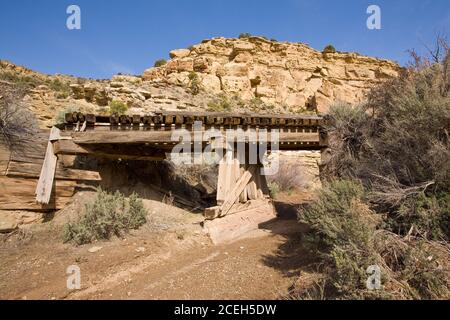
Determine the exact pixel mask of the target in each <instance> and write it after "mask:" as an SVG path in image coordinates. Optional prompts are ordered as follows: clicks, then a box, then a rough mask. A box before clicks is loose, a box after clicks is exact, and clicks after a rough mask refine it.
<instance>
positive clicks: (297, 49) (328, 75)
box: [143, 37, 400, 113]
mask: <svg viewBox="0 0 450 320" xmlns="http://www.w3.org/2000/svg"><path fill="white" fill-rule="evenodd" d="M170 56H171V60H169V61H168V63H167V64H165V65H164V66H161V67H155V68H150V69H148V70H146V71H145V72H144V74H143V80H144V81H149V82H153V83H158V82H165V83H169V84H173V85H188V84H189V82H190V75H191V77H192V74H193V73H196V74H197V77H198V79H199V82H200V85H201V87H202V88H203V89H204V90H205V91H207V92H210V93H216V94H218V93H225V94H227V95H237V96H239V97H240V98H241V99H243V100H251V99H254V98H260V99H261V100H262V101H263V102H265V103H266V104H272V105H274V106H283V107H285V108H284V109H286V110H288V111H289V110H290V111H298V110H301V109H308V110H313V111H318V112H319V113H326V112H327V111H328V109H329V107H330V105H332V104H334V103H339V102H345V103H351V104H355V103H360V102H362V101H363V100H364V98H365V94H366V93H367V91H368V90H369V89H370V88H371V87H373V86H374V85H376V84H377V83H380V82H382V81H384V80H386V79H389V78H391V77H395V76H397V75H398V72H399V70H400V68H399V66H398V65H397V64H395V63H393V62H391V61H387V60H380V59H376V58H370V57H365V56H361V55H359V54H356V53H339V52H337V53H322V52H319V51H317V50H314V49H312V48H310V47H308V46H307V45H304V44H300V43H288V42H276V41H269V40H266V39H265V38H260V37H250V38H246V39H227V38H214V39H212V40H205V41H203V42H202V43H201V44H198V45H195V46H193V47H192V48H190V49H179V50H174V51H171V52H170Z"/></svg>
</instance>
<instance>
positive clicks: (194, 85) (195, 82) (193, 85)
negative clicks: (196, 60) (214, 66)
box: [188, 71, 201, 95]
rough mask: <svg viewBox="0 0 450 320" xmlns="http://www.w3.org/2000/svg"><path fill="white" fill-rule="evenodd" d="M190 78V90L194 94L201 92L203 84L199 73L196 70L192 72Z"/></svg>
mask: <svg viewBox="0 0 450 320" xmlns="http://www.w3.org/2000/svg"><path fill="white" fill-rule="evenodd" d="M188 78H189V90H190V91H191V93H192V94H193V95H197V94H199V93H200V89H201V84H200V79H199V77H198V74H197V73H196V72H194V71H192V72H190V73H189V75H188Z"/></svg>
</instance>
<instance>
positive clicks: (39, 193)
mask: <svg viewBox="0 0 450 320" xmlns="http://www.w3.org/2000/svg"><path fill="white" fill-rule="evenodd" d="M58 132H59V129H58V128H56V127H53V128H52V130H51V132H50V138H52V137H54V136H55V135H59V133H58ZM57 161H58V157H57V156H56V155H55V153H54V151H53V143H52V142H51V141H49V142H48V145H47V151H46V153H45V158H44V163H43V165H42V170H41V174H40V176H39V181H38V184H37V187H36V202H37V203H41V204H48V203H49V201H50V196H51V194H52V188H53V181H54V178H55V171H56V163H57Z"/></svg>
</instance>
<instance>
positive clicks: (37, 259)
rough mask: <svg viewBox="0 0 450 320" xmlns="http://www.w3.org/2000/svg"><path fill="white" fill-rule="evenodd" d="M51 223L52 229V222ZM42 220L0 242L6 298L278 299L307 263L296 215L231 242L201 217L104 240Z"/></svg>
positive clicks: (0, 294) (0, 287)
mask: <svg viewBox="0 0 450 320" xmlns="http://www.w3.org/2000/svg"><path fill="white" fill-rule="evenodd" d="M48 228H50V229H48ZM51 228H52V226H50V227H48V226H46V227H42V230H38V231H34V233H33V236H32V237H31V238H30V239H27V235H26V234H21V235H17V236H16V237H19V236H20V237H21V239H10V240H9V241H6V242H4V243H3V245H2V247H1V248H0V270H1V274H0V298H2V299H275V298H279V297H280V296H282V295H284V294H285V293H286V292H287V291H288V289H289V287H291V286H292V285H293V284H294V283H295V281H296V280H297V278H298V275H299V273H300V270H302V269H303V268H304V267H305V266H306V265H307V263H308V260H307V257H306V255H305V254H302V252H301V249H300V248H301V246H300V245H299V243H300V240H301V236H302V233H303V230H302V226H300V225H299V224H298V223H297V222H296V221H295V219H293V217H291V218H284V219H276V220H274V221H272V222H269V223H267V225H265V226H264V227H263V228H262V229H261V230H256V231H254V232H251V233H249V234H247V235H246V236H245V238H243V239H240V240H237V241H235V242H233V243H230V244H223V245H217V246H215V245H213V244H212V243H211V242H210V241H209V239H208V238H207V237H206V236H205V235H204V234H203V233H202V230H201V227H200V226H199V225H198V224H190V227H189V228H188V229H184V230H183V232H181V231H180V230H175V231H164V232H154V231H153V232H150V230H148V229H147V228H145V227H144V228H142V229H141V230H139V231H137V232H135V233H134V234H132V235H129V236H127V237H126V239H115V240H112V241H109V242H102V243H97V244H95V246H101V247H102V249H101V250H100V251H97V252H95V253H90V252H89V249H91V248H92V247H93V245H90V246H81V247H74V246H72V245H68V244H62V243H61V241H60V238H59V228H58V227H55V226H53V228H54V229H53V231H52V229H51ZM70 265H77V266H79V267H80V270H81V290H75V291H70V290H68V289H67V287H66V281H67V277H68V275H67V274H66V269H67V267H68V266H70Z"/></svg>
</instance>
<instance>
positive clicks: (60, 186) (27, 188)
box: [0, 176, 77, 202]
mask: <svg viewBox="0 0 450 320" xmlns="http://www.w3.org/2000/svg"><path fill="white" fill-rule="evenodd" d="M37 183H38V180H37V179H21V178H12V177H6V176H0V198H5V199H8V198H9V197H12V196H21V197H27V198H30V199H31V200H33V202H34V201H35V190H36V185H37ZM54 186H55V189H54V190H55V192H54V194H56V195H57V196H58V197H70V196H72V195H73V193H74V191H75V187H76V186H77V183H76V182H75V181H65V180H60V181H55V183H54Z"/></svg>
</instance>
